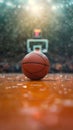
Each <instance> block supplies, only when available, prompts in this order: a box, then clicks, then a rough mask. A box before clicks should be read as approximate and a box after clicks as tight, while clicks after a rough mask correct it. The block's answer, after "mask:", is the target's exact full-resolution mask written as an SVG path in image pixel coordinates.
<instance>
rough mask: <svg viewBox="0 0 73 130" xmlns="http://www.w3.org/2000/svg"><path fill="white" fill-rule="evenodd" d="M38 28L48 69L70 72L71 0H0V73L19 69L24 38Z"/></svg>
mask: <svg viewBox="0 0 73 130" xmlns="http://www.w3.org/2000/svg"><path fill="white" fill-rule="evenodd" d="M36 28H38V29H41V37H40V39H47V40H48V41H49V42H48V44H49V46H48V51H47V53H46V55H47V57H48V58H49V60H50V64H51V68H50V73H58V72H59V73H60V72H61V73H62V72H63V73H73V0H0V73H3V72H5V73H14V72H15V73H19V72H22V71H21V60H22V58H23V57H24V56H25V55H26V54H28V48H27V40H28V39H31V38H34V35H33V30H34V29H36Z"/></svg>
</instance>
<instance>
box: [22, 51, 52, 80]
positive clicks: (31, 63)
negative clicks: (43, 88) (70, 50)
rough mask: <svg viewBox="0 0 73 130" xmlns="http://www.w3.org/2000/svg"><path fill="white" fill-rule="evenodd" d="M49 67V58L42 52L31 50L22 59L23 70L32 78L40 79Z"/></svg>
mask: <svg viewBox="0 0 73 130" xmlns="http://www.w3.org/2000/svg"><path fill="white" fill-rule="evenodd" d="M49 69H50V64H49V60H48V58H47V57H46V56H45V55H44V54H42V53H37V52H31V53H29V54H27V55H26V56H25V57H24V58H23V59H22V71H23V73H24V74H25V75H26V76H27V77H28V78H30V79H31V80H40V79H41V78H43V77H44V76H45V75H46V74H47V73H48V72H49Z"/></svg>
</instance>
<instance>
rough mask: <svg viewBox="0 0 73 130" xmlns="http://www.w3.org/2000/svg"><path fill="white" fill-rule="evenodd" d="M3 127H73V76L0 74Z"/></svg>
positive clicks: (22, 129) (33, 129)
mask: <svg viewBox="0 0 73 130" xmlns="http://www.w3.org/2000/svg"><path fill="white" fill-rule="evenodd" d="M0 130H73V75H72V74H49V75H47V76H46V77H44V79H42V80H40V81H30V80H29V79H27V78H26V77H25V76H24V75H23V74H0Z"/></svg>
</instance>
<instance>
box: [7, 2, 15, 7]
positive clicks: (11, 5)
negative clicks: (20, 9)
mask: <svg viewBox="0 0 73 130" xmlns="http://www.w3.org/2000/svg"><path fill="white" fill-rule="evenodd" d="M6 5H7V6H9V7H14V5H13V4H12V3H11V2H6Z"/></svg>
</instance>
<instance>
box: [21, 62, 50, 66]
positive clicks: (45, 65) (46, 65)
mask: <svg viewBox="0 0 73 130" xmlns="http://www.w3.org/2000/svg"><path fill="white" fill-rule="evenodd" d="M32 63H34V64H41V65H44V66H49V65H46V64H42V63H37V62H23V64H32Z"/></svg>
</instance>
